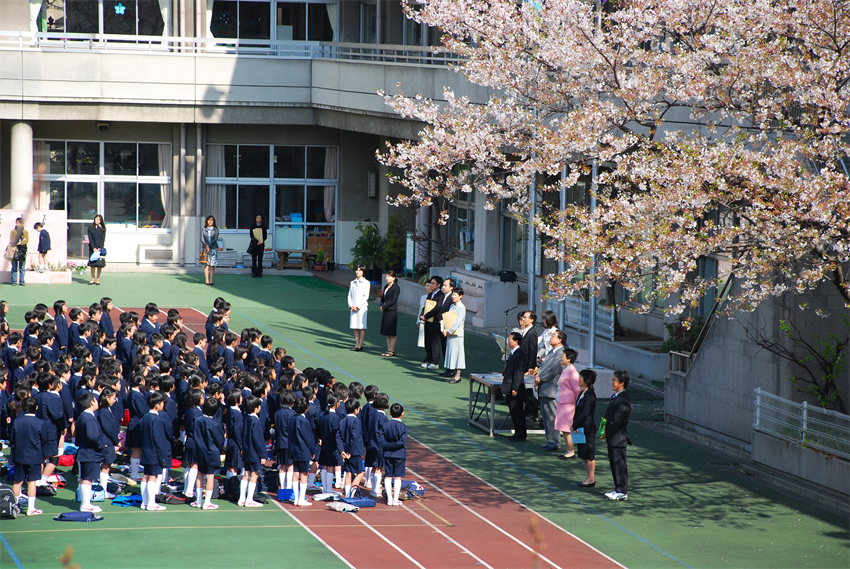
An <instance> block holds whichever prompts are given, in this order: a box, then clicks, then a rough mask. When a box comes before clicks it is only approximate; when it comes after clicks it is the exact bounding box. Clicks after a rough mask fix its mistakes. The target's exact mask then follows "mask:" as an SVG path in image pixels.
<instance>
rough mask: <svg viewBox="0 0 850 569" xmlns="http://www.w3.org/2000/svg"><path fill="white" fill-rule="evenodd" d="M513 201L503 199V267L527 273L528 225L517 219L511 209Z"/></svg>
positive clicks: (519, 272)
mask: <svg viewBox="0 0 850 569" xmlns="http://www.w3.org/2000/svg"><path fill="white" fill-rule="evenodd" d="M512 201H513V200H502V212H501V218H502V219H501V221H502V227H501V234H502V243H501V247H500V249H501V265H502V267H501V268H502V269H505V270H508V271H514V272H516V273H517V274H525V273H526V272H527V269H526V266H525V263H526V257H527V254H526V250H527V249H528V231H527V225H526V224H524V223H520V222H519V221H517V218H516V214H515V213H514V212H512V211H511V210H510V209H509V206H510V204H511V203H512Z"/></svg>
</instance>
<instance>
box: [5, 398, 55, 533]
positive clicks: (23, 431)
mask: <svg viewBox="0 0 850 569" xmlns="http://www.w3.org/2000/svg"><path fill="white" fill-rule="evenodd" d="M37 407H38V404H37V403H36V402H35V399H33V398H32V397H25V398H24V399H22V400H21V402H20V413H19V414H18V416H17V417H16V418H15V420H14V422H13V423H12V425H11V427H10V429H9V440H10V442H11V445H12V462H14V464H15V480H14V484H13V486H12V489H13V491H14V493H15V497H16V499H19V498H20V497H21V488H22V486H23V484H24V482H26V483H27V515H28V516H37V515H39V514H42V513H44V512H42V511H41V510H39V509H36V507H35V496H36V494H35V492H36V483H37V482H39V481H40V480H41V465H42V462H43V461H44V447H45V446H46V445H47V444H48V441H47V433H46V423H45V422H44V421H43V420H41V419H39V418H38V417H36V415H35V412H36V409H37Z"/></svg>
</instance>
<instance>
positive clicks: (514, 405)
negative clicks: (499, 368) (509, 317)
mask: <svg viewBox="0 0 850 569" xmlns="http://www.w3.org/2000/svg"><path fill="white" fill-rule="evenodd" d="M521 340H522V336H521V335H520V333H519V332H511V333H510V335H509V336H508V349H509V350H510V356H509V357H508V361H507V362H505V373H504V374H503V375H502V394H503V395H504V396H505V398H506V399H507V400H508V408H509V409H510V410H511V421H513V423H514V435H513V436H512V437H511V438H510V440H512V441H514V442H521V441H524V440H525V439H526V437H527V436H528V431H527V428H526V425H525V381H524V380H523V377H524V376H525V365H526V358H525V354H524V353H523V351H522V348H520V347H519V343H520V341H521Z"/></svg>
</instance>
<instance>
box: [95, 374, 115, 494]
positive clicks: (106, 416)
mask: <svg viewBox="0 0 850 569" xmlns="http://www.w3.org/2000/svg"><path fill="white" fill-rule="evenodd" d="M117 400H118V392H117V391H115V390H114V389H112V388H111V387H104V388H103V390H102V391H101V392H100V397H98V399H97V412H96V413H95V416H96V417H97V421H98V423H100V430H101V432H102V433H103V442H104V444H105V445H106V446H105V448H104V451H103V454H104V457H103V462H102V463H101V464H100V477H99V478H100V485H101V486H103V490H104V492H106V498H107V499H112V498H114V497H115V494H110V493H109V491H108V490H107V489H106V488H107V483H108V482H109V469H110V467H111V466H112V464H113V463H114V462H115V460H116V458H118V455H117V453H116V452H115V449H116V448H118V446H119V445H120V444H121V443H120V441H119V439H118V433H119V431H120V430H121V419H120V418H119V417H117V416H116V415H115V413H114V412H113V411H112V407H113V406H114V405H115V402H116V401H117Z"/></svg>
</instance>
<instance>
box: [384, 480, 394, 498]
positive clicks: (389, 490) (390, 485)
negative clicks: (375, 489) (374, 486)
mask: <svg viewBox="0 0 850 569" xmlns="http://www.w3.org/2000/svg"><path fill="white" fill-rule="evenodd" d="M384 487H386V489H387V504H392V503H393V479H392V478H390V477H387V478H384Z"/></svg>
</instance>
